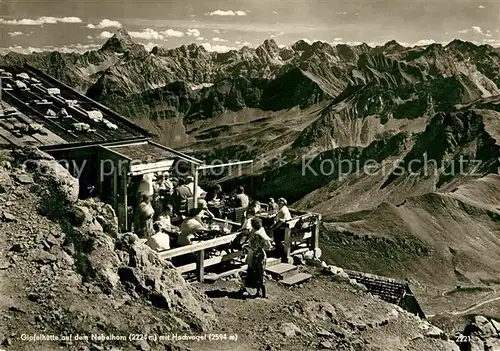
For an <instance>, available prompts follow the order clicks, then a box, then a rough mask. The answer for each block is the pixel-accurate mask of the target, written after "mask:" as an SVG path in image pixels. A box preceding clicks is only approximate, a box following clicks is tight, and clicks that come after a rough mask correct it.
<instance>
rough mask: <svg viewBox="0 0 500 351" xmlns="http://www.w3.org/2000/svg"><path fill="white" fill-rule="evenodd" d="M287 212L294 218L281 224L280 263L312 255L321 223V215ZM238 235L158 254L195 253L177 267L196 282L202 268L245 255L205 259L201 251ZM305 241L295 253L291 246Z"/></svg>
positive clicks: (170, 255) (233, 234)
mask: <svg viewBox="0 0 500 351" xmlns="http://www.w3.org/2000/svg"><path fill="white" fill-rule="evenodd" d="M291 213H292V214H293V215H295V217H294V218H292V219H291V220H290V221H288V222H286V223H285V239H284V251H285V255H284V257H282V260H283V261H285V262H291V261H293V260H292V256H293V255H294V254H297V253H300V252H304V251H308V250H314V251H315V255H316V252H317V251H318V248H319V226H320V221H321V215H319V214H316V213H304V212H298V211H293V210H291ZM301 220H302V222H303V223H306V224H307V226H306V228H305V229H299V230H298V231H299V234H298V235H294V234H296V230H295V229H294V228H295V226H296V224H297V223H298V222H299V221H301ZM217 221H218V222H227V223H229V224H232V225H235V226H241V224H240V223H235V222H231V221H227V220H221V219H217ZM239 234H240V231H238V232H235V233H231V234H228V235H224V236H221V237H218V238H214V239H208V240H204V241H202V242H198V243H194V244H191V245H188V246H182V247H178V248H175V249H171V250H167V251H163V252H160V253H159V255H160V257H161V258H163V259H172V258H174V257H180V256H184V255H188V254H196V261H195V262H193V263H189V264H185V265H182V266H179V267H177V271H178V272H179V273H187V272H192V271H196V275H197V278H198V280H199V281H200V282H203V280H204V274H205V267H210V266H213V265H216V264H219V263H222V262H227V261H231V260H233V259H235V258H238V257H244V256H245V253H244V252H243V251H241V250H240V251H237V252H231V253H226V254H223V255H220V256H216V257H210V258H205V252H206V251H207V250H209V249H212V248H217V247H220V246H223V245H227V244H230V243H232V242H233V241H234V239H235V238H236V237H237V236H238V235H239ZM304 242H308V245H307V247H305V248H301V249H299V250H295V251H293V249H294V246H295V245H299V244H301V243H304Z"/></svg>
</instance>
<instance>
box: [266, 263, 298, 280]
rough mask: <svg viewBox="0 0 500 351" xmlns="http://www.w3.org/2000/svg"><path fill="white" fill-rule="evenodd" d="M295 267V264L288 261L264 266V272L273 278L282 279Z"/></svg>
mask: <svg viewBox="0 0 500 351" xmlns="http://www.w3.org/2000/svg"><path fill="white" fill-rule="evenodd" d="M296 269H297V266H294V265H293V264H288V263H278V264H275V265H272V266H270V267H266V272H267V273H269V274H270V275H271V276H272V277H273V278H275V279H279V280H281V279H283V278H284V277H285V276H287V275H289V274H290V273H292V272H293V271H295V270H296Z"/></svg>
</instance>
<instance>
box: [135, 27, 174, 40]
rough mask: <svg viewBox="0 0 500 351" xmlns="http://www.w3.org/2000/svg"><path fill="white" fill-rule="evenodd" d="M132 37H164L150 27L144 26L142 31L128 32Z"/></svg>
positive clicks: (158, 38)
mask: <svg viewBox="0 0 500 351" xmlns="http://www.w3.org/2000/svg"><path fill="white" fill-rule="evenodd" d="M128 34H130V36H131V37H132V38H135V39H145V40H163V39H165V37H164V36H163V35H162V34H161V33H160V32H157V31H155V30H154V29H151V28H146V29H144V30H143V31H142V32H128Z"/></svg>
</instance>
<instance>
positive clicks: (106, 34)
mask: <svg viewBox="0 0 500 351" xmlns="http://www.w3.org/2000/svg"><path fill="white" fill-rule="evenodd" d="M112 36H113V33H111V32H108V31H106V30H105V31H104V32H102V33H101V34H99V35H98V36H97V37H98V38H99V39H109V38H111V37H112Z"/></svg>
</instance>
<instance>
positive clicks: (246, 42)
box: [241, 41, 253, 47]
mask: <svg viewBox="0 0 500 351" xmlns="http://www.w3.org/2000/svg"><path fill="white" fill-rule="evenodd" d="M241 46H248V47H252V46H253V45H252V43H250V42H248V41H245V42H244V43H241Z"/></svg>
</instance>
